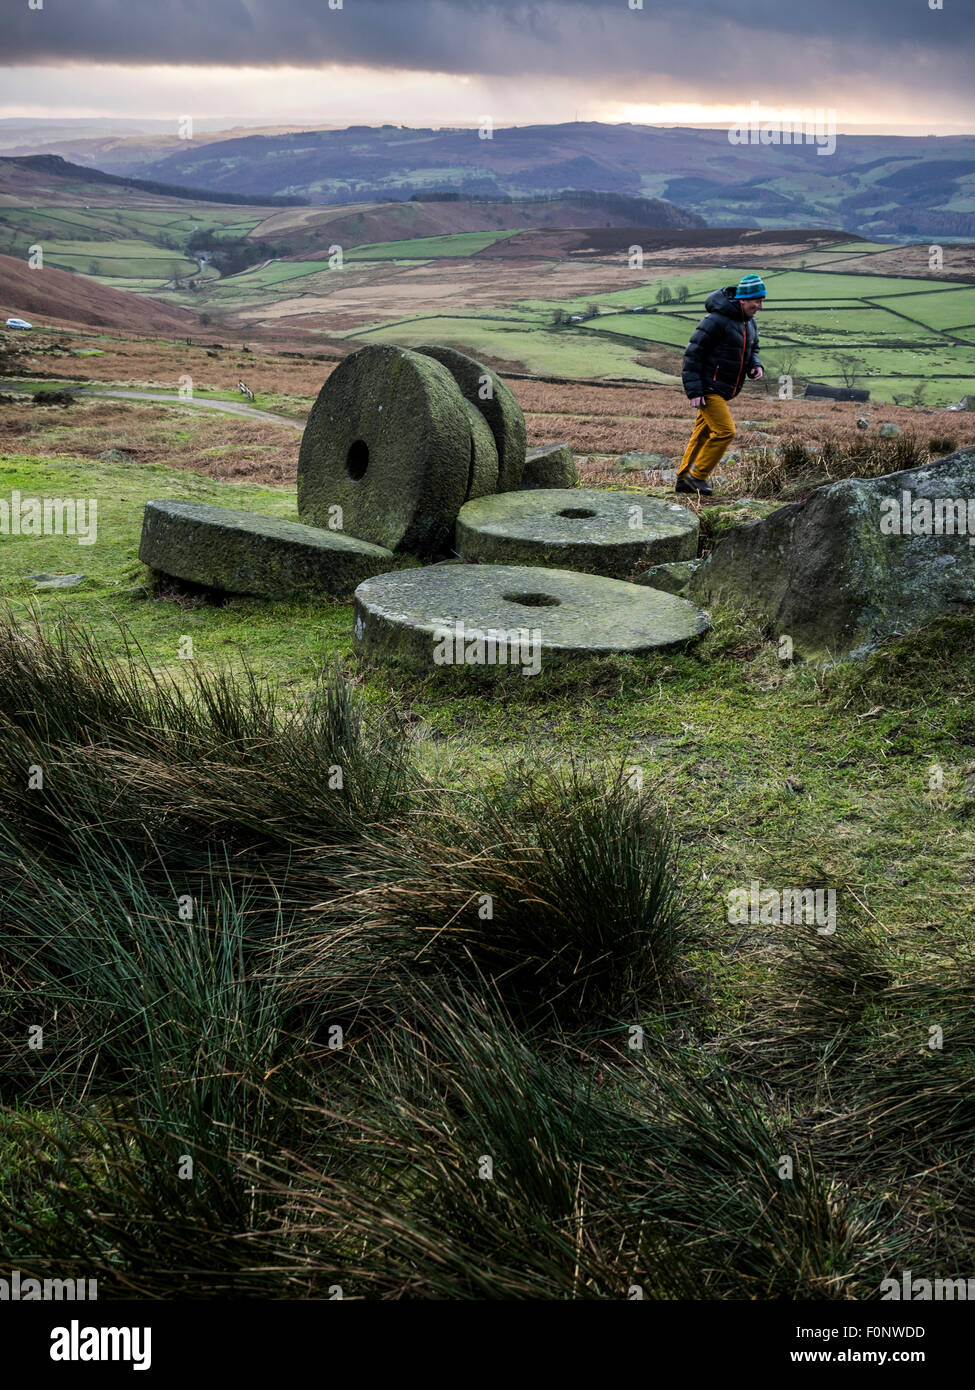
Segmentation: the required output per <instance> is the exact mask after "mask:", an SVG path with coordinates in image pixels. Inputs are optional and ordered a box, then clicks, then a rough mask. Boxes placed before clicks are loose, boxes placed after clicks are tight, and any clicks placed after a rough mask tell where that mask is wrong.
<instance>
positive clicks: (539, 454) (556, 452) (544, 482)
mask: <svg viewBox="0 0 975 1390" xmlns="http://www.w3.org/2000/svg"><path fill="white" fill-rule="evenodd" d="M578 482H579V470H578V469H577V468H576V461H575V458H574V457H573V454H572V448H571V445H569V444H543V445H542V446H541V447H540V448H538V449H529V450H528V452H527V453H526V454H525V471H524V472H523V473H522V475H521V486H522V487H523V488H539V487H576V486H577V484H578Z"/></svg>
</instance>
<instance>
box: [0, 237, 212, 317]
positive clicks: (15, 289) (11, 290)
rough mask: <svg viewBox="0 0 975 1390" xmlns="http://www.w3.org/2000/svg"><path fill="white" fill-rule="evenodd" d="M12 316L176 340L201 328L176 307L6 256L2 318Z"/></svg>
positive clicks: (0, 283)
mask: <svg viewBox="0 0 975 1390" xmlns="http://www.w3.org/2000/svg"><path fill="white" fill-rule="evenodd" d="M11 315H17V316H25V317H27V318H29V319H45V320H48V321H50V322H52V323H56V324H58V325H59V326H60V325H62V324H75V325H76V324H83V325H85V326H87V327H94V328H124V329H128V330H129V331H131V332H133V333H158V334H164V335H168V336H171V337H172V336H175V335H177V334H182V335H185V334H187V333H189V332H191V331H192V330H193V329H195V328H196V327H197V318H196V315H195V314H190V313H188V312H187V311H186V310H185V309H180V308H177V307H176V306H175V305H171V304H160V303H159V302H158V301H157V300H155V299H148V298H145V297H144V296H142V295H135V294H128V293H126V292H125V291H123V290H113V289H109V288H108V287H107V286H105V285H99V284H97V283H96V282H95V281H94V280H89V279H87V278H86V277H85V276H82V275H72V274H71V273H70V272H68V271H65V270H54V269H51V268H50V267H45V268H44V269H43V270H31V268H30V266H29V265H28V264H27V263H26V261H21V260H15V259H14V258H13V257H12V256H2V255H0V316H2V317H3V318H7V317H8V316H11Z"/></svg>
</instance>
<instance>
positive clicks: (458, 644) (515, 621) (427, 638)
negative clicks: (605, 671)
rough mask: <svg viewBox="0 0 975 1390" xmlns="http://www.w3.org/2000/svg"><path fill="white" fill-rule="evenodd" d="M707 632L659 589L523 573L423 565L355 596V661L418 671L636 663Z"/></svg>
mask: <svg viewBox="0 0 975 1390" xmlns="http://www.w3.org/2000/svg"><path fill="white" fill-rule="evenodd" d="M707 628H708V618H707V615H706V614H704V613H702V612H701V610H700V609H699V608H696V607H695V606H694V604H692V603H688V602H687V600H686V599H681V598H676V597H675V596H674V595H672V594H665V593H662V592H661V591H660V590H659V589H644V588H640V587H639V586H638V585H636V584H627V583H625V582H623V581H621V580H618V579H604V578H601V577H599V576H597V575H591V574H576V573H573V572H572V571H569V570H553V569H539V568H535V567H533V566H531V567H530V566H524V565H429V566H427V567H426V568H424V569H413V570H404V571H401V572H399V573H396V574H380V575H377V576H376V577H375V578H374V579H367V580H366V581H365V582H364V583H363V584H360V585H359V587H358V589H357V590H356V592H355V645H356V650H357V652H358V654H359V655H360V656H362V657H365V658H368V659H370V660H379V661H388V662H393V663H396V664H399V665H403V666H409V667H411V668H414V669H420V670H425V671H432V670H436V669H438V668H439V667H441V666H447V665H466V666H482V665H483V666H486V667H497V668H503V667H506V666H507V667H510V666H521V667H522V668H523V669H527V668H528V667H529V666H530V665H534V666H536V667H537V664H538V663H539V662H540V664H541V666H545V665H546V664H550V665H556V664H562V663H564V662H566V661H571V660H573V659H578V658H583V657H592V656H608V655H633V656H639V655H641V654H644V653H647V652H652V651H656V650H657V649H658V648H660V647H669V646H673V645H675V644H677V643H682V642H688V641H691V640H692V639H693V638H695V637H700V636H701V634H702V633H704V632H706V631H707ZM492 633H493V634H494V637H493V639H492V637H491V634H492ZM536 640H537V643H538V645H537V646H536V645H535V644H536ZM492 652H493V654H494V657H493V660H492Z"/></svg>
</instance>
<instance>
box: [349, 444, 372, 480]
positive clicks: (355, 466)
mask: <svg viewBox="0 0 975 1390" xmlns="http://www.w3.org/2000/svg"><path fill="white" fill-rule="evenodd" d="M368 467H369V445H368V444H367V443H366V441H365V440H364V439H357V440H356V441H355V443H353V444H350V445H349V452H348V453H347V454H346V456H345V471H346V472H347V473H348V475H349V477H350V478H352V479H354V481H355V482H358V481H359V479H360V478H362V477H364V476H365V472H366V469H367V468H368Z"/></svg>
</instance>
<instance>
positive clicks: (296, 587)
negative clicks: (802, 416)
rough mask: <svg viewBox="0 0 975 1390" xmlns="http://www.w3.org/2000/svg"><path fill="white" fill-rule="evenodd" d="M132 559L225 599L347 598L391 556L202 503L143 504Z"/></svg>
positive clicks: (333, 535) (342, 538)
mask: <svg viewBox="0 0 975 1390" xmlns="http://www.w3.org/2000/svg"><path fill="white" fill-rule="evenodd" d="M139 559H140V560H141V561H142V563H143V564H145V565H148V566H149V568H150V569H153V570H157V571H159V572H160V573H162V574H168V575H172V576H173V577H174V578H176V579H184V580H188V581H189V582H191V583H193V584H205V585H207V586H208V587H210V588H213V589H223V590H225V591H226V592H227V593H231V594H254V595H257V596H258V597H262V598H289V597H291V596H292V595H294V594H302V593H319V594H329V595H331V596H333V597H335V598H346V597H348V595H349V594H351V593H352V591H353V590H354V589H355V587H356V585H357V584H360V583H361V582H362V580H363V579H365V578H367V577H368V576H370V575H373V574H378V573H380V572H381V571H383V570H388V569H389V568H390V566H391V565H393V564H395V556H394V555H393V554H392V552H391V551H389V550H386V549H384V548H383V547H382V546H378V545H370V544H369V543H368V542H367V541H359V540H354V539H353V538H352V537H351V536H346V535H343V534H341V533H340V532H337V531H324V530H319V529H318V528H317V527H311V526H302V525H301V524H300V523H299V522H297V521H282V520H279V519H277V518H275V517H268V516H258V515H256V514H255V513H254V512H240V511H235V510H233V509H231V508H229V507H211V506H209V505H207V504H206V503H203V502H170V501H153V502H148V503H147V504H146V510H145V515H144V518H143V523H142V540H141V543H140V546H139Z"/></svg>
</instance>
